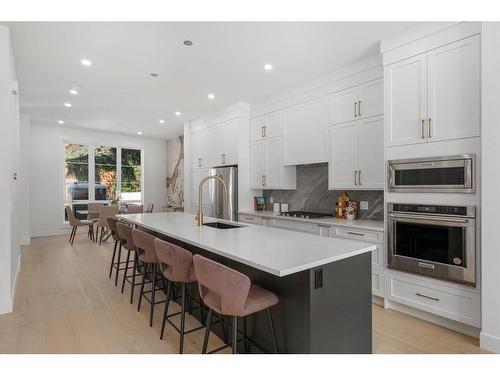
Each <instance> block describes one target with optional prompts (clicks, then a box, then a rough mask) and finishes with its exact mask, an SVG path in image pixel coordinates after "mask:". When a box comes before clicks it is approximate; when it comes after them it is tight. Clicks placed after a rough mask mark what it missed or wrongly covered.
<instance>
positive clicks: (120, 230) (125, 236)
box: [108, 218, 140, 304]
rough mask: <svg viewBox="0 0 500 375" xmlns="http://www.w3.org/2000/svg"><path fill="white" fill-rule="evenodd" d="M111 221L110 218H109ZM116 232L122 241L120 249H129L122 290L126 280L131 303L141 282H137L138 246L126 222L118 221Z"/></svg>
mask: <svg viewBox="0 0 500 375" xmlns="http://www.w3.org/2000/svg"><path fill="white" fill-rule="evenodd" d="M108 222H109V218H108ZM116 232H117V234H118V239H119V241H120V250H122V249H125V250H126V251H127V260H126V261H125V267H124V268H123V269H124V271H125V272H124V273H123V281H122V290H121V292H122V293H123V290H124V288H125V281H127V282H128V283H129V284H130V304H132V303H133V302H134V289H135V287H136V286H137V285H140V284H139V283H136V282H135V279H136V275H137V271H138V269H139V258H138V256H137V248H136V246H135V243H134V239H133V237H132V227H131V226H130V225H127V224H124V223H120V222H118V223H116ZM130 254H133V256H134V259H133V260H132V261H133V263H132V266H130ZM129 269H132V275H131V276H127V273H128V270H129Z"/></svg>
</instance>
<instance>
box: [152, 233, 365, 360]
mask: <svg viewBox="0 0 500 375" xmlns="http://www.w3.org/2000/svg"><path fill="white" fill-rule="evenodd" d="M145 230H147V229H145ZM155 235H156V236H158V237H159V238H164V239H166V240H168V241H169V242H172V243H175V244H177V245H179V246H182V247H184V248H185V249H187V250H189V251H191V252H192V253H194V254H200V255H203V256H205V257H207V258H210V259H213V260H215V261H218V262H220V263H222V264H225V265H227V266H228V267H231V268H233V269H236V270H238V271H240V272H242V273H244V274H246V275H248V277H250V279H251V280H252V282H253V283H255V284H257V285H259V286H262V287H263V288H266V289H268V290H270V291H272V292H274V293H275V294H276V295H277V296H278V297H279V299H280V302H279V303H278V304H277V305H276V306H273V307H272V309H271V311H272V314H273V320H274V324H275V329H276V336H277V340H278V348H279V352H280V353H317V354H320V353H329V354H369V353H372V306H371V300H372V298H371V253H370V252H367V253H363V254H360V255H355V256H352V257H349V258H346V259H342V260H339V261H335V262H332V263H328V264H326V265H323V266H320V267H316V268H313V269H309V270H305V271H301V272H297V273H294V274H291V275H288V276H283V277H278V276H274V275H272V274H270V273H267V272H264V271H261V270H258V269H255V268H253V267H249V266H247V265H244V264H242V263H239V262H236V261H234V260H231V259H228V258H224V257H221V256H219V255H216V254H214V253H212V252H209V251H206V250H203V249H200V248H197V247H195V246H193V245H190V244H187V243H184V242H182V241H179V240H177V239H174V238H170V237H167V236H165V235H163V234H161V233H155ZM304 251H307V249H304ZM189 291H190V294H192V295H196V298H198V290H197V287H196V284H192V285H190V286H189ZM193 316H195V317H196V318H197V319H198V320H201V317H200V315H199V310H196V311H193ZM205 316H206V314H205ZM214 321H215V320H214ZM229 321H230V320H229V319H225V324H226V325H227V324H228V323H229ZM203 323H205V322H203ZM239 324H240V327H239V329H240V330H241V332H244V331H245V327H244V320H243V319H239ZM212 332H213V333H215V334H217V335H218V336H219V337H221V338H222V337H223V333H222V329H221V327H220V325H219V324H212ZM226 332H230V331H229V329H228V327H226ZM246 334H247V336H248V337H250V338H251V339H252V340H253V341H255V342H257V343H259V344H260V345H261V346H263V347H264V348H266V349H267V350H269V351H272V348H273V345H272V339H271V330H270V327H269V321H268V319H267V316H266V313H265V312H260V313H257V314H254V315H252V316H250V317H248V318H247V319H246ZM245 346H246V348H245ZM238 349H239V352H240V353H245V352H247V351H246V350H245V349H247V350H248V352H250V353H262V352H261V351H260V350H259V349H258V348H256V347H255V346H253V345H244V343H240V346H239V348H238ZM200 350H201V348H200Z"/></svg>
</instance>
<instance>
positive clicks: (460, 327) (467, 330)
mask: <svg viewBox="0 0 500 375" xmlns="http://www.w3.org/2000/svg"><path fill="white" fill-rule="evenodd" d="M384 308H386V309H391V310H396V311H399V312H401V313H403V314H407V315H411V316H413V317H415V318H418V319H422V320H425V321H427V322H429V323H433V324H436V325H438V326H442V327H445V328H448V329H451V330H452V331H457V332H460V333H463V334H464V335H467V336H472V337H479V333H480V329H479V328H477V327H473V326H469V325H467V324H464V323H461V322H457V321H455V320H451V319H448V318H444V317H442V316H438V315H435V314H431V313H429V312H426V311H422V310H418V309H415V308H413V307H410V306H406V305H402V304H400V303H397V302H394V301H389V300H388V299H386V300H385V304H384Z"/></svg>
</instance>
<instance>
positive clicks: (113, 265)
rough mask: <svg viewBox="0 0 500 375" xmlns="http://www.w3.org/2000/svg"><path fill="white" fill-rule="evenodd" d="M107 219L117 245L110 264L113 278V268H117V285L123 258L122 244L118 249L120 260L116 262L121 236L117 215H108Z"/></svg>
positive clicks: (110, 273) (110, 272)
mask: <svg viewBox="0 0 500 375" xmlns="http://www.w3.org/2000/svg"><path fill="white" fill-rule="evenodd" d="M106 221H107V222H108V227H109V230H110V231H111V236H112V237H113V239H114V240H115V245H114V247H113V256H112V257H111V265H110V266H109V278H110V279H111V275H112V274H113V268H114V269H116V279H115V286H116V285H117V284H118V272H119V271H120V270H121V269H120V265H121V263H124V262H120V260H121V259H120V258H121V251H122V249H121V244H120V248H119V250H118V261H117V262H115V257H116V248H117V247H118V244H119V243H120V238H119V237H118V234H117V233H116V223H117V222H118V219H117V218H116V217H111V216H110V217H108V218H106Z"/></svg>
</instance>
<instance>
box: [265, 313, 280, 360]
mask: <svg viewBox="0 0 500 375" xmlns="http://www.w3.org/2000/svg"><path fill="white" fill-rule="evenodd" d="M267 316H268V318H269V325H270V326H271V333H272V335H273V344H274V352H275V353H276V354H278V353H279V352H278V342H277V341H276V332H275V330H274V323H273V316H272V314H271V308H270V307H268V308H267Z"/></svg>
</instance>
